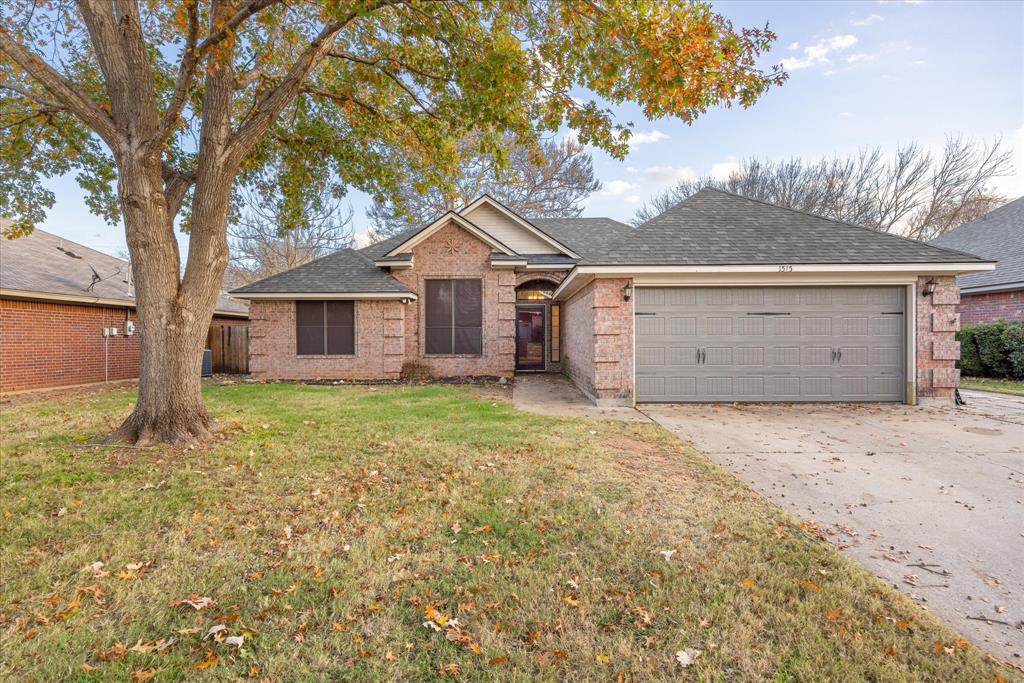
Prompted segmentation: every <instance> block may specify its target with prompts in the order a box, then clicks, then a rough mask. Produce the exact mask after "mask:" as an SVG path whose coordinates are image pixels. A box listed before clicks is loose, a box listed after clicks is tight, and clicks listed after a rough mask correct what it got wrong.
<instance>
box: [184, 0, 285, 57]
mask: <svg viewBox="0 0 1024 683" xmlns="http://www.w3.org/2000/svg"><path fill="white" fill-rule="evenodd" d="M280 2H282V0H250V1H249V2H248V3H246V4H245V6H244V7H240V8H238V9H237V10H236V11H235V13H234V14H232V15H231V16H230V17H228V18H227V20H226V21H225V22H224V23H223V24H221V25H220V26H219V27H218V28H215V29H214V30H213V31H211V32H210V35H208V36H207V37H206V38H205V39H204V40H203V42H201V43H199V45H198V46H197V47H196V49H195V52H196V55H197V56H202V55H203V54H204V53H205V52H206V51H207V50H209V49H210V48H211V47H213V46H214V45H216V44H217V43H219V42H220V41H222V40H224V39H225V38H227V37H228V35H230V33H231V32H232V31H234V30H235V29H236V28H237V27H238V26H240V25H241V24H242V23H243V22H245V21H246V20H247V19H249V18H250V17H252V16H253V15H254V14H258V13H260V12H262V11H263V10H265V9H266V8H268V7H270V6H271V5H276V4H279V3H280Z"/></svg>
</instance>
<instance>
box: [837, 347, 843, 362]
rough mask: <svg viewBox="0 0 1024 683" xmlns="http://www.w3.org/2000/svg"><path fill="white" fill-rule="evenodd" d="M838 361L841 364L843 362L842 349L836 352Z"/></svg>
mask: <svg viewBox="0 0 1024 683" xmlns="http://www.w3.org/2000/svg"><path fill="white" fill-rule="evenodd" d="M836 360H837V361H839V362H840V363H842V362H843V350H842V349H839V350H838V351H836Z"/></svg>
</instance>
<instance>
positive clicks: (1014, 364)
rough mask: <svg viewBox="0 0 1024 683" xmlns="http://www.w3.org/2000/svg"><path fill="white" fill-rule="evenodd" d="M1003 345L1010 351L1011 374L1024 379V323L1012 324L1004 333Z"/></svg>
mask: <svg viewBox="0 0 1024 683" xmlns="http://www.w3.org/2000/svg"><path fill="white" fill-rule="evenodd" d="M1003 344H1004V345H1005V346H1006V348H1007V350H1008V351H1009V361H1010V374H1011V375H1012V376H1013V377H1016V378H1017V379H1024V323H1012V324H1010V325H1007V326H1006V330H1005V331H1003Z"/></svg>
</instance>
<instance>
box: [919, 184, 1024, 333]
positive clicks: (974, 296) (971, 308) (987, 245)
mask: <svg viewBox="0 0 1024 683" xmlns="http://www.w3.org/2000/svg"><path fill="white" fill-rule="evenodd" d="M931 243H932V244H934V245H936V246H940V247H945V248H947V249H959V250H961V251H967V252H970V253H972V254H978V255H979V256H985V257H987V258H990V259H992V260H994V261H997V263H996V268H995V270H992V271H986V272H981V273H968V274H966V275H961V276H959V277H958V278H957V279H956V282H957V285H959V287H960V308H959V311H960V320H961V322H965V323H990V322H995V321H997V320H1021V321H1024V197H1020V198H1018V199H1015V200H1014V201H1012V202H1010V203H1009V204H1005V205H1003V206H1001V207H999V208H998V209H995V210H994V211H990V212H988V213H987V214H985V215H984V216H982V217H981V218H977V219H975V220H973V221H971V222H970V223H964V224H963V225H961V226H960V227H958V228H955V229H954V230H950V231H949V232H947V233H946V234H945V235H940V236H939V237H937V238H935V239H934V240H932V242H931Z"/></svg>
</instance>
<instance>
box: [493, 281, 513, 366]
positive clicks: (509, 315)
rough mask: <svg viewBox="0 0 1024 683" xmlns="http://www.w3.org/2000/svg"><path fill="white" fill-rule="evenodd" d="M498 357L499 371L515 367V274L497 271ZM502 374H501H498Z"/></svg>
mask: <svg viewBox="0 0 1024 683" xmlns="http://www.w3.org/2000/svg"><path fill="white" fill-rule="evenodd" d="M497 275H498V330H497V333H498V354H497V355H498V357H497V364H496V366H497V367H498V368H500V369H505V368H510V369H514V368H515V366H516V274H515V272H514V271H511V270H498V271H497ZM498 374H503V373H500V372H499V373H498Z"/></svg>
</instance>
